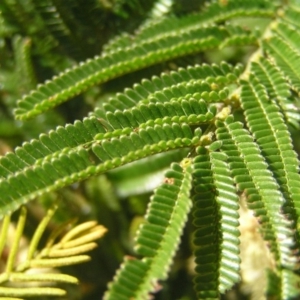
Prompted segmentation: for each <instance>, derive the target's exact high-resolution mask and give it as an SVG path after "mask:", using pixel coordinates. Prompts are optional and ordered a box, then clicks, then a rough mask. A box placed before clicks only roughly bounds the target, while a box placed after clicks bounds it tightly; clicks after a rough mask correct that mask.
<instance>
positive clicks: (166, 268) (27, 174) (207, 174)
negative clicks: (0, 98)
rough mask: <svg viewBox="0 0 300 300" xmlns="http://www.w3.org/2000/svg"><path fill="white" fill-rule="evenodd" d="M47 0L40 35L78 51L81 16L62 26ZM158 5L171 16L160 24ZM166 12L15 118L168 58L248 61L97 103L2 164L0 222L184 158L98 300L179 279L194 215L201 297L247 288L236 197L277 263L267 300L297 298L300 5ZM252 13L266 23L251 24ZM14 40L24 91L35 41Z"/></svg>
mask: <svg viewBox="0 0 300 300" xmlns="http://www.w3.org/2000/svg"><path fill="white" fill-rule="evenodd" d="M53 2H57V3H58V2H59V1H53ZM9 3H10V2H9V1H4V4H2V6H3V8H2V10H3V12H4V13H3V16H4V18H5V20H6V23H7V24H9V22H11V18H12V19H13V18H16V15H17V13H18V12H19V9H21V8H20V7H18V6H14V5H10V4H9ZM32 3H34V4H35V5H36V6H37V5H38V3H37V1H32ZM42 3H44V4H45V5H42ZM51 3H52V1H50V0H48V1H42V2H41V3H40V2H39V4H40V5H41V6H40V7H38V12H39V13H40V15H41V18H42V19H43V20H44V22H45V21H46V23H47V22H48V21H49V22H50V23H47V26H46V27H45V28H46V29H47V30H48V31H49V32H50V33H51V34H50V36H51V37H52V39H56V41H57V42H58V43H59V45H60V46H61V47H65V48H64V49H65V50H66V49H70V48H72V47H70V43H71V42H74V41H77V39H78V36H76V33H75V32H71V31H70V28H69V25H70V24H71V23H72V22H73V21H74V20H73V21H72V20H71V19H68V18H67V17H65V18H64V17H63V16H64V12H65V10H64V9H66V8H64V5H63V4H61V6H59V5H55V9H56V10H52V11H51V13H49V14H48V13H47V7H49V6H51ZM161 3H165V5H166V7H167V8H168V13H167V14H166V16H164V17H161V18H158V19H157V20H155V19H154V18H153V14H158V13H159V12H157V7H159V5H160V4H161ZM0 7H1V6H0ZM97 7H98V6H97ZM56 11H60V12H61V13H60V14H56ZM171 12H172V4H171V2H168V1H158V2H157V3H156V6H155V5H154V6H153V9H152V11H151V12H150V13H149V14H147V15H148V16H149V19H147V20H146V21H145V22H142V24H141V25H140V27H139V28H137V29H136V31H135V33H134V34H132V33H128V32H125V33H122V34H120V35H119V36H116V37H113V38H112V39H111V40H110V41H109V42H108V43H107V44H106V45H105V46H104V47H103V51H102V53H101V54H100V55H98V56H96V57H94V58H89V59H87V60H86V61H82V62H80V63H78V64H77V65H75V66H74V67H72V68H68V69H66V70H65V71H63V72H62V73H60V74H58V75H56V76H54V77H53V78H52V79H51V80H47V81H46V82H45V83H42V84H38V85H37V87H36V89H35V90H31V91H30V92H29V93H27V94H26V95H25V96H23V98H22V99H21V100H19V101H18V103H17V108H16V109H15V116H16V118H17V119H20V120H25V119H27V118H30V117H34V116H37V115H39V114H41V113H43V112H45V111H46V110H48V109H51V108H54V107H55V106H57V105H59V104H61V103H63V102H65V101H66V100H68V99H71V98H72V97H74V96H75V95H78V94H80V93H83V92H84V91H86V90H88V88H91V87H94V88H95V90H97V88H98V85H99V84H103V83H105V82H107V81H109V80H112V79H115V78H117V77H122V76H124V75H125V74H127V73H134V72H136V71H138V70H141V69H145V68H148V67H150V66H154V65H159V64H160V63H163V62H170V64H171V65H172V64H173V65H176V64H181V60H180V59H182V58H184V57H187V56H188V59H191V60H193V59H194V60H195V57H197V59H199V57H201V58H202V57H204V58H206V59H207V60H209V59H210V58H209V57H210V55H213V53H218V54H219V55H221V57H223V56H222V55H223V54H224V53H227V51H228V52H230V51H236V49H241V48H243V47H244V46H247V47H248V48H247V49H252V50H253V49H254V50H253V52H254V53H253V55H251V56H250V57H247V58H245V60H246V63H245V65H242V64H241V63H240V62H237V61H239V59H237V58H238V57H235V58H234V59H233V61H234V64H229V63H226V62H220V63H211V64H208V63H201V64H194V65H193V66H185V67H179V68H176V69H175V70H172V71H171V70H167V71H165V72H163V73H162V74H161V75H160V76H157V75H155V76H152V77H151V78H150V79H149V78H148V79H142V80H139V82H136V83H135V84H134V85H133V87H131V88H126V89H125V90H124V91H123V92H117V93H116V94H114V95H113V96H112V97H111V98H110V99H108V100H107V99H105V100H103V103H101V105H99V106H98V107H96V108H95V110H94V111H92V112H90V114H89V116H88V117H85V118H84V119H83V120H82V121H78V120H77V121H75V122H74V124H67V125H66V126H64V127H63V126H58V127H57V128H56V129H55V130H51V131H50V132H49V133H47V134H44V133H43V134H41V135H40V136H39V138H38V139H35V140H31V141H30V142H25V143H23V144H22V146H19V147H16V149H15V151H14V152H10V153H7V154H6V155H5V156H2V157H0V195H1V196H0V215H1V216H2V217H4V216H5V215H7V214H10V213H11V212H12V211H14V210H16V209H17V208H19V207H20V206H21V205H22V204H24V203H27V202H28V201H29V200H32V199H35V198H38V197H40V196H42V195H45V194H48V193H50V192H53V191H55V190H58V189H60V188H63V187H65V186H69V185H71V184H74V183H76V182H79V181H83V180H86V179H87V178H89V177H91V176H96V175H98V174H101V173H107V172H108V173H109V172H110V171H112V170H114V172H116V173H115V174H122V170H123V171H124V169H122V168H124V167H125V166H126V168H128V169H127V170H129V171H128V173H127V174H130V170H134V172H137V171H136V170H138V171H139V172H141V173H142V172H143V171H145V172H147V171H148V170H150V171H153V170H154V169H155V170H156V169H157V166H156V165H155V163H153V165H150V164H149V166H147V167H148V168H145V170H143V169H142V167H140V166H141V165H142V164H141V165H139V164H138V163H139V162H140V161H143V159H149V161H150V162H151V161H152V162H155V161H156V162H157V161H159V159H162V158H164V157H165V158H166V157H168V158H173V156H172V155H174V157H175V156H176V154H178V153H180V155H179V156H176V157H177V159H178V157H180V159H178V160H177V162H174V163H172V164H171V167H170V168H169V170H168V171H167V172H166V173H165V178H164V180H163V183H162V184H161V185H159V187H158V188H157V189H156V190H155V191H154V195H153V196H152V197H150V202H149V205H148V209H147V212H146V215H145V218H144V220H143V221H142V224H141V225H140V227H139V229H138V231H137V234H136V238H135V242H134V246H135V247H134V251H132V253H131V256H126V257H125V259H124V262H123V263H122V264H121V267H120V269H119V270H118V271H117V273H116V275H115V277H114V279H113V281H112V282H111V283H110V284H109V287H108V291H107V292H106V293H105V296H104V298H105V299H112V300H114V299H124V300H125V299H147V298H150V297H151V295H152V294H153V293H154V292H155V291H156V290H157V289H158V286H159V284H160V281H163V280H166V279H167V277H168V273H169V272H172V268H171V265H172V261H173V259H174V255H175V253H176V250H177V249H178V248H179V242H180V237H181V235H182V233H183V229H184V227H185V224H186V223H187V220H188V217H189V211H190V210H192V214H191V218H192V223H193V225H192V226H193V229H194V232H193V233H192V248H193V249H192V250H193V257H194V261H195V278H194V288H195V292H196V297H197V299H219V298H220V297H221V295H222V294H224V293H226V292H227V291H228V290H230V289H232V288H233V287H234V286H236V285H237V284H238V283H239V282H241V281H242V282H243V278H241V272H240V269H241V259H243V258H241V257H240V246H239V244H240V240H239V237H240V235H241V234H243V232H240V228H239V217H240V214H239V206H240V204H239V200H240V198H242V199H245V201H246V203H247V208H248V209H249V210H250V211H251V212H252V213H253V215H254V218H255V222H256V224H257V227H258V228H259V232H260V234H261V236H262V238H263V240H264V243H265V248H264V249H263V251H264V252H266V253H268V254H269V256H270V257H271V260H272V268H271V269H269V270H265V271H266V275H265V277H266V278H267V280H268V283H267V286H266V287H265V291H264V292H265V295H267V296H274V295H276V299H286V300H291V299H297V298H298V297H300V288H299V284H300V278H299V251H300V239H299V228H300V218H299V217H300V188H299V186H300V175H299V158H298V156H297V153H296V151H295V150H294V145H293V140H292V135H291V132H293V131H294V132H295V131H296V132H298V131H299V120H300V114H299V92H300V50H299V49H300V42H299V40H300V35H299V27H300V25H299V24H300V23H299V12H300V5H299V2H298V1H291V2H288V3H281V2H280V1H266V0H247V1H233V0H226V1H207V3H205V5H204V6H203V7H202V8H201V10H200V11H199V12H195V13H193V14H188V15H184V16H181V17H177V16H176V15H175V14H174V15H173V14H172V13H171ZM159 14H161V15H163V14H164V13H163V11H161V13H159ZM25 17H26V16H25ZM253 17H258V18H259V20H260V21H259V22H258V23H259V24H262V25H264V26H262V28H260V29H257V28H253V27H254V26H253V19H252V18H253ZM55 18H57V20H56V21H57V23H55V22H54V19H55ZM246 18H248V21H249V24H250V25H249V26H248V27H246V26H244V24H243V22H244V20H246ZM18 19H19V18H18ZM241 19H242V20H243V21H241ZM261 19H263V21H261ZM19 22H20V24H23V23H22V22H24V17H23V18H20V19H19ZM53 22H54V23H53ZM260 22H261V23H260ZM265 24H267V25H265ZM56 25H57V26H56ZM16 26H19V25H18V24H16ZM68 28H69V29H68ZM56 30H57V31H56ZM15 41H16V42H15V43H16V44H17V45H16V58H17V59H18V58H19V57H21V59H20V61H22V62H24V61H25V62H26V63H25V64H24V65H23V66H22V70H23V72H25V73H26V74H29V75H30V78H31V80H30V82H29V83H27V85H28V84H33V79H32V78H35V77H34V73H33V71H32V70H33V69H32V68H31V65H30V59H29V55H28V52H26V51H27V48H26V47H27V46H26V45H27V44H26V41H27V40H22V39H19V38H16V40H15ZM33 41H34V40H33ZM19 44H20V45H19ZM249 46H250V47H249ZM22 49H23V50H22ZM243 49H245V47H244V48H243ZM211 50H213V52H212V53H208V52H210V51H211ZM240 51H241V52H237V53H238V54H237V56H238V55H239V53H243V52H242V50H240ZM66 52H67V51H66ZM199 53H200V54H201V55H199V56H197V54H199ZM247 53H248V52H247ZM70 55H73V54H70ZM236 62H237V63H236ZM148 70H149V68H148ZM146 73H147V72H146ZM146 73H145V74H146ZM134 74H139V73H134ZM124 78H126V76H124ZM104 91H105V88H104ZM171 150H172V151H173V152H172V151H171ZM182 150H183V151H182ZM179 151H181V152H179ZM174 153H175V154H174ZM186 154H187V155H186ZM184 155H186V157H182V156H184ZM149 161H148V162H149ZM145 162H146V163H147V160H144V163H145ZM120 167H121V168H120ZM164 167H165V166H164ZM118 172H119V173H118ZM125 173H126V172H125ZM109 174H114V173H109ZM112 177H113V176H112ZM189 233H190V232H189ZM76 247H77V245H76ZM49 251H50V250H49ZM51 251H52V250H51ZM51 251H50V252H49V253H51ZM53 251H54V253H56V251H58V252H59V250H53ZM133 255H135V256H136V257H133Z"/></svg>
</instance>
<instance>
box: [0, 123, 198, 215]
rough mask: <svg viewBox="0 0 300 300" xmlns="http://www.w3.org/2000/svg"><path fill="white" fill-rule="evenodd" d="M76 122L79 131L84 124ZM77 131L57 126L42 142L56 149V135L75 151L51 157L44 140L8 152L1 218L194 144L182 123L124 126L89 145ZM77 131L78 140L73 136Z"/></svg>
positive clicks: (0, 190) (1, 189) (1, 187)
mask: <svg viewBox="0 0 300 300" xmlns="http://www.w3.org/2000/svg"><path fill="white" fill-rule="evenodd" d="M94 122H97V120H94ZM94 122H93V123H94ZM93 123H92V125H93ZM76 124H77V125H78V124H79V125H80V126H81V128H80V129H82V125H83V123H81V122H77V123H76ZM76 127H77V128H76ZM78 127H79V126H72V125H71V126H67V127H66V128H59V129H58V130H57V131H56V132H53V133H52V135H51V133H50V135H49V136H43V138H41V139H42V140H43V139H44V140H45V141H46V142H47V143H49V145H50V146H54V147H55V146H56V145H55V142H53V137H54V139H57V140H58V141H60V142H63V143H64V142H65V141H66V142H67V143H68V144H69V146H71V147H74V149H70V148H69V147H66V144H62V145H64V146H65V149H64V151H57V152H55V153H53V154H51V152H50V150H49V148H48V147H46V146H45V145H44V143H43V142H41V141H33V142H32V143H28V144H25V145H24V147H23V148H19V149H17V150H16V153H17V154H13V153H10V154H8V155H7V156H5V157H3V158H2V159H1V160H0V163H1V171H2V172H1V173H2V175H4V176H5V177H6V178H2V179H1V181H0V193H1V195H3V197H1V209H2V213H1V214H2V215H4V214H5V213H8V212H10V211H13V210H15V209H16V208H17V207H19V206H20V204H22V203H25V202H27V201H29V200H31V199H33V198H34V197H36V196H38V195H41V194H43V193H45V192H49V191H51V190H54V189H58V188H61V187H63V186H66V185H69V184H71V183H74V182H76V181H78V180H83V179H85V178H87V177H89V176H92V175H95V174H99V173H101V172H104V171H107V170H111V169H113V168H116V167H118V166H122V165H124V164H126V163H129V162H132V161H136V160H138V159H141V158H144V157H147V156H150V155H153V154H156V153H160V152H165V151H169V150H172V149H178V148H184V147H189V146H191V145H192V144H193V143H196V142H197V141H198V139H197V138H196V139H193V133H192V131H191V128H190V127H189V126H188V125H187V124H184V123H183V124H180V125H179V124H177V123H173V124H172V125H169V124H163V125H162V126H161V125H154V126H152V127H151V126H146V127H145V128H141V129H139V130H138V131H137V132H134V131H133V132H132V130H130V129H129V128H125V129H124V130H123V131H122V129H120V130H116V131H113V132H112V133H108V136H105V134H101V135H100V136H99V137H98V138H97V137H96V138H95V139H91V140H90V141H89V142H87V136H86V135H82V134H81V135H80V130H78ZM128 129H129V130H128ZM76 132H77V133H78V132H79V135H78V136H77V135H76V134H75V135H73V134H74V133H76ZM49 137H50V138H49ZM51 137H52V138H51ZM72 137H75V138H76V140H74V139H72ZM33 145H34V146H33ZM43 151H44V152H43ZM33 157H35V159H33ZM28 159H29V160H31V162H30V163H29V161H28ZM20 166H22V168H21V169H20Z"/></svg>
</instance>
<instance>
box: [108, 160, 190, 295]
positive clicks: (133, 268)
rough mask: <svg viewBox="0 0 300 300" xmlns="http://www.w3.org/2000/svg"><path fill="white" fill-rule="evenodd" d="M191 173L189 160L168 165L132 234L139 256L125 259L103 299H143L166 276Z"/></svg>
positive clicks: (182, 221) (183, 216) (185, 207)
mask: <svg viewBox="0 0 300 300" xmlns="http://www.w3.org/2000/svg"><path fill="white" fill-rule="evenodd" d="M191 176H192V163H191V159H184V160H183V161H182V162H181V164H180V165H179V164H175V163H174V164H172V166H171V169H170V170H169V171H167V172H166V177H165V179H164V183H163V184H162V185H161V186H160V187H158V188H157V189H156V191H155V193H154V195H153V197H152V198H151V201H150V203H149V206H148V210H147V214H146V220H145V222H144V223H143V224H142V225H141V227H140V230H139V231H138V234H137V236H136V241H135V243H136V247H135V248H136V252H137V254H139V255H141V256H142V257H143V258H142V259H140V260H138V259H126V260H125V262H124V263H123V265H122V266H121V268H120V269H119V271H118V272H117V275H116V277H115V278H114V281H113V282H112V283H110V285H109V290H108V292H107V293H106V295H105V297H104V299H107V300H108V299H120V300H121V299H124V300H125V299H131V298H133V299H137V300H143V299H147V296H148V295H149V293H151V292H153V291H155V285H156V284H157V283H158V281H159V280H164V279H165V278H166V276H167V273H168V271H169V268H170V265H171V263H172V260H173V257H174V254H175V251H176V250H177V248H178V245H179V241H180V236H181V234H182V231H183V228H184V225H185V222H186V219H187V215H188V213H189V210H190V208H191V204H192V203H191V200H190V197H189V194H190V189H191ZM129 287H130V288H129Z"/></svg>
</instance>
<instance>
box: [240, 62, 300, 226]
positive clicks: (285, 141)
mask: <svg viewBox="0 0 300 300" xmlns="http://www.w3.org/2000/svg"><path fill="white" fill-rule="evenodd" d="M257 67H258V65H257ZM255 75H257V81H256V80H255V79H254V78H253V77H252V76H251V75H250V78H249V81H248V82H245V83H243V86H242V92H241V105H242V108H243V109H244V113H245V116H246V122H247V125H248V127H249V129H250V131H251V132H252V134H253V136H254V137H255V139H256V142H257V144H258V145H259V147H260V149H261V153H262V154H263V155H264V157H265V160H266V162H267V163H268V165H269V168H270V170H271V171H272V173H273V176H274V178H275V179H276V180H277V184H278V187H279V189H280V190H281V191H282V193H283V195H284V198H285V203H284V206H282V209H283V211H285V212H286V213H287V212H289V213H291V214H293V217H292V219H294V220H298V218H299V216H300V214H299V213H300V203H299V199H300V189H299V188H298V182H299V180H300V175H299V165H298V159H297V154H296V152H295V151H294V150H293V145H292V140H291V137H290V134H289V131H288V128H287V126H286V124H285V122H284V119H283V116H282V114H281V113H280V111H279V108H278V107H277V105H276V102H275V101H274V100H273V97H272V98H271V99H270V98H269V95H268V94H267V89H266V88H264V86H263V85H262V84H264V76H261V75H260V74H259V73H258V72H256V73H255ZM271 78H273V76H272V75H271ZM267 86H268V82H267ZM273 86H274V85H272V87H273ZM283 87H284V86H283ZM273 89H274V88H273ZM278 89H280V86H279V84H276V90H278ZM271 92H272V91H271ZM271 95H272V94H271ZM271 95H270V96H271ZM274 149H276V150H275V151H274ZM295 213H296V214H295ZM297 222H298V221H297Z"/></svg>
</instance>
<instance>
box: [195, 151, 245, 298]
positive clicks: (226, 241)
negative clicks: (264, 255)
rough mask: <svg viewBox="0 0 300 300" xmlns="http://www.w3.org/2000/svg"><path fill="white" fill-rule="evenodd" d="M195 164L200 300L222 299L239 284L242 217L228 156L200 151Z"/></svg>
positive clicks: (197, 266) (197, 265) (196, 242)
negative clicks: (223, 294)
mask: <svg viewBox="0 0 300 300" xmlns="http://www.w3.org/2000/svg"><path fill="white" fill-rule="evenodd" d="M197 153H198V155H197V156H196V157H195V159H194V161H195V163H194V169H195V171H194V186H195V188H194V189H195V195H194V197H193V201H194V212H193V216H194V225H195V227H196V231H195V233H194V244H195V247H196V248H195V252H194V253H195V262H196V273H197V275H196V277H195V289H196V292H197V295H198V298H199V299H219V295H220V293H223V292H224V291H225V290H227V289H230V288H231V287H232V286H233V285H234V284H235V283H236V282H238V281H239V264H240V259H239V246H238V245H239V238H238V237H239V230H238V226H239V221H238V218H239V215H238V212H237V210H238V208H239V204H238V197H237V195H236V193H235V187H234V184H233V179H232V178H231V176H232V175H231V171H230V167H229V164H228V162H227V156H226V155H225V154H224V153H219V152H208V151H207V150H206V149H205V148H198V150H197Z"/></svg>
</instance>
